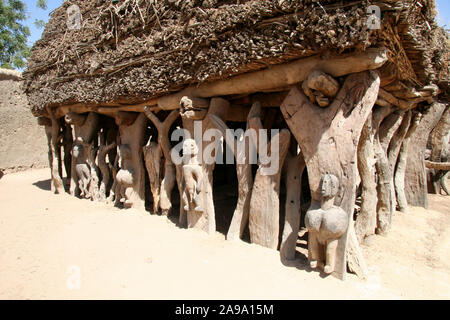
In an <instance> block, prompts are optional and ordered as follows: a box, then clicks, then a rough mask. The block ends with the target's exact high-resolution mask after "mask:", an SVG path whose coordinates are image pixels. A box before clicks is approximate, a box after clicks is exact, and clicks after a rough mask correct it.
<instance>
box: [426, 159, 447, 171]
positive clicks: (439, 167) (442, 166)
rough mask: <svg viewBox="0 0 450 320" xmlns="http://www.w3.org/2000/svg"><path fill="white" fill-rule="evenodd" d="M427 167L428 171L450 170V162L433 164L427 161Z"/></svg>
mask: <svg viewBox="0 0 450 320" xmlns="http://www.w3.org/2000/svg"><path fill="white" fill-rule="evenodd" d="M425 167H427V168H428V169H437V170H450V162H433V161H428V160H425Z"/></svg>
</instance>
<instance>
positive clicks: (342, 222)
mask: <svg viewBox="0 0 450 320" xmlns="http://www.w3.org/2000/svg"><path fill="white" fill-rule="evenodd" d="M338 190H339V180H338V178H337V177H336V176H335V175H333V174H325V175H323V177H322V180H321V186H320V192H321V196H322V199H321V204H320V208H310V209H309V210H308V212H307V213H306V216H305V225H306V227H307V229H308V232H309V237H308V260H309V264H310V267H311V268H313V269H315V268H317V266H318V263H319V262H323V263H324V265H325V266H324V272H325V273H327V274H330V273H332V272H333V271H334V267H335V257H336V248H337V245H338V240H339V238H340V237H342V236H343V235H344V234H345V232H346V231H347V228H348V222H349V221H348V220H349V218H348V214H347V213H346V212H345V211H344V210H343V209H342V208H340V207H337V206H335V205H334V198H335V197H336V194H337V193H338Z"/></svg>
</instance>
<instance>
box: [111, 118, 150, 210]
mask: <svg viewBox="0 0 450 320" xmlns="http://www.w3.org/2000/svg"><path fill="white" fill-rule="evenodd" d="M115 118H116V124H117V125H118V127H119V134H120V145H119V155H120V162H121V165H120V170H119V171H118V172H117V174H116V180H117V182H118V183H119V184H120V187H121V190H122V194H121V195H118V194H116V197H120V201H121V202H123V204H124V207H125V208H136V209H145V176H144V174H145V171H144V165H143V162H142V160H143V159H142V146H143V145H144V131H145V124H146V122H147V117H146V116H145V114H143V113H139V114H137V113H132V112H122V111H120V112H118V113H117V115H116V117H115Z"/></svg>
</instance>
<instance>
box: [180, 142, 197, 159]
mask: <svg viewBox="0 0 450 320" xmlns="http://www.w3.org/2000/svg"><path fill="white" fill-rule="evenodd" d="M197 154H198V147H197V144H196V143H195V140H194V139H186V140H184V142H183V155H184V156H187V155H190V156H196V155H197Z"/></svg>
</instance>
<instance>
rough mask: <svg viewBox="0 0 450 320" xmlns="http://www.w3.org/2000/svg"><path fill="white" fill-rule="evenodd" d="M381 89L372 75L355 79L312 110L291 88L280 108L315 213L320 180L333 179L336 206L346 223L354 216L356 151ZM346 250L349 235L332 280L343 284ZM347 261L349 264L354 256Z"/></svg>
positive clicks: (341, 243)
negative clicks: (337, 185) (300, 161)
mask: <svg viewBox="0 0 450 320" xmlns="http://www.w3.org/2000/svg"><path fill="white" fill-rule="evenodd" d="M379 85H380V79H379V77H378V75H377V74H376V73H375V72H361V73H356V74H352V75H350V76H348V77H347V79H346V80H345V83H344V85H343V87H342V89H341V90H340V91H339V93H338V95H337V97H336V99H335V100H334V101H333V102H332V103H331V105H330V106H329V107H328V108H324V109H322V108H319V107H318V106H315V105H313V104H311V103H310V101H309V100H308V99H307V98H306V96H305V95H304V94H303V93H302V92H301V91H300V90H299V89H298V88H293V89H292V90H291V91H290V93H289V95H288V96H287V98H286V100H285V101H284V102H283V104H282V105H281V111H282V112H283V115H284V117H285V119H286V122H287V124H288V126H289V128H290V129H291V131H292V133H293V134H294V136H295V137H296V139H297V141H298V143H299V144H300V147H301V150H302V152H303V155H304V157H305V162H306V166H307V170H308V177H309V185H310V190H311V195H312V206H316V207H317V203H318V202H320V199H321V195H320V181H321V179H322V176H323V175H324V174H327V173H331V174H334V175H335V176H336V177H338V179H339V181H340V183H341V188H340V190H339V192H338V194H337V196H336V201H335V205H337V206H339V207H341V208H342V209H343V210H344V211H345V212H346V213H347V214H348V215H349V217H352V216H353V210H354V205H355V192H356V190H355V175H356V148H357V145H358V142H359V136H360V134H361V130H362V127H363V126H364V123H365V121H366V119H367V117H368V116H369V114H370V111H371V109H372V107H373V105H374V103H375V101H376V99H377V96H378V89H379ZM349 220H350V221H353V220H352V219H349ZM349 230H350V231H352V230H353V228H350V229H349ZM346 244H347V233H346V234H345V235H344V236H342V237H341V239H340V240H339V244H338V248H337V256H336V267H335V275H337V276H338V277H340V278H341V279H343V278H344V277H345V273H346V266H347V264H346V249H347V248H346V247H347V246H346ZM352 244H353V245H356V244H354V243H352ZM348 250H349V252H352V253H353V252H355V250H351V249H350V248H348ZM349 257H350V258H353V255H352V254H350V255H349ZM355 271H356V270H355Z"/></svg>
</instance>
